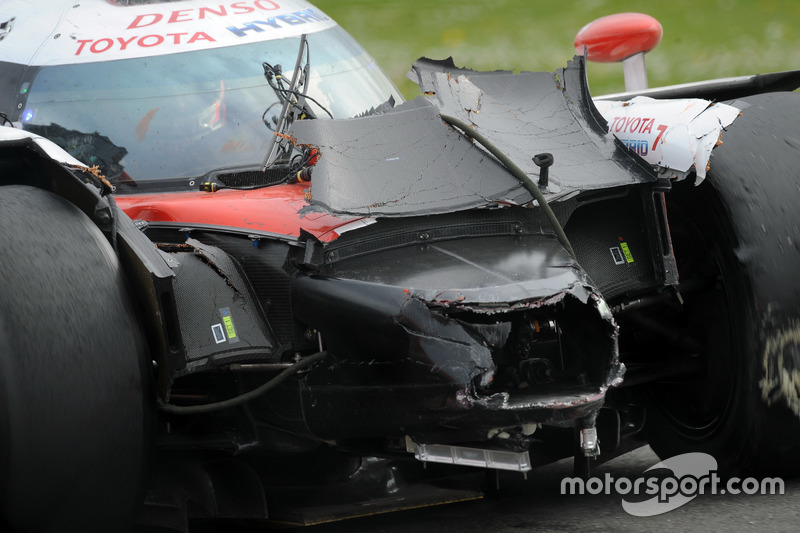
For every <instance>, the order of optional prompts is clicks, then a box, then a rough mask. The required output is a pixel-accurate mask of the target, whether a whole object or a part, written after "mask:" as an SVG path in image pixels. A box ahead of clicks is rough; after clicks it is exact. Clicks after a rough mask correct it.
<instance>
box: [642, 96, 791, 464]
mask: <svg viewBox="0 0 800 533" xmlns="http://www.w3.org/2000/svg"><path fill="white" fill-rule="evenodd" d="M734 105H736V106H737V107H739V108H740V109H742V116H740V117H739V118H737V119H736V120H735V121H734V123H733V124H732V125H731V127H730V128H729V131H728V132H726V133H724V134H723V136H722V141H723V143H724V144H723V145H722V146H720V147H718V148H717V149H716V150H715V151H714V153H713V156H712V160H711V171H710V173H709V175H708V176H707V178H706V180H705V182H703V183H702V184H701V185H699V186H697V187H695V186H694V185H693V184H690V183H680V184H677V186H676V187H675V189H674V190H673V191H672V192H671V193H669V195H668V197H669V200H668V201H669V204H668V205H669V218H670V226H671V228H672V231H673V242H674V245H675V253H676V256H677V259H678V267H679V271H680V274H681V280H682V281H684V280H687V279H690V278H694V279H698V278H703V277H705V278H706V279H709V278H711V279H715V280H716V282H715V283H714V286H713V287H712V288H710V289H707V290H704V291H701V292H700V293H697V294H693V295H688V296H687V297H686V303H685V306H684V309H685V313H684V315H683V316H682V317H681V320H682V322H683V324H682V325H683V326H685V327H686V328H687V331H688V332H690V333H691V335H692V336H693V337H694V338H695V339H697V340H699V341H700V343H701V344H703V345H704V346H705V353H704V354H703V355H702V357H704V363H705V368H706V374H705V377H704V378H703V379H696V380H673V381H671V382H661V383H653V384H651V385H650V386H649V387H648V390H647V397H648V399H649V408H648V412H647V416H648V419H647V425H646V428H647V436H648V439H649V441H650V445H651V447H652V448H653V449H654V450H655V451H656V453H657V454H658V455H659V456H660V457H662V458H667V457H671V456H674V455H677V454H680V453H686V452H705V453H709V454H711V455H713V456H714V457H715V458H716V459H717V462H718V464H719V469H720V471H721V472H722V473H724V474H727V475H741V474H745V473H750V474H752V473H760V474H778V475H782V476H788V475H796V474H798V473H800V396H799V395H798V393H800V379H798V378H800V374H798V372H800V210H799V209H798V206H800V170H798V163H800V126H798V125H800V94H796V93H773V94H765V95H758V96H753V97H748V98H744V99H742V100H739V101H737V102H734Z"/></svg>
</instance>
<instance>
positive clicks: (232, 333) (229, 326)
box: [222, 261, 630, 339]
mask: <svg viewBox="0 0 800 533" xmlns="http://www.w3.org/2000/svg"><path fill="white" fill-rule="evenodd" d="M629 262H630V261H629ZM222 322H224V323H225V331H226V332H227V333H228V338H229V339H235V338H236V330H235V329H233V320H231V317H229V316H225V317H222Z"/></svg>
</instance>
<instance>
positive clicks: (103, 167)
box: [20, 27, 402, 193]
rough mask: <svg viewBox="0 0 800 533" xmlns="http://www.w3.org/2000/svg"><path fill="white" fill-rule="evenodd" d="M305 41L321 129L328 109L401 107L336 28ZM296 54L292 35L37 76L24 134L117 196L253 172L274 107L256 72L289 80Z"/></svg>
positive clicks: (274, 98) (341, 112) (351, 111)
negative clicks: (57, 149) (71, 160)
mask: <svg viewBox="0 0 800 533" xmlns="http://www.w3.org/2000/svg"><path fill="white" fill-rule="evenodd" d="M308 41H309V50H310V55H309V59H310V65H311V71H310V80H309V83H308V95H309V97H311V98H313V101H311V102H310V103H309V106H310V109H311V111H312V112H313V113H314V114H315V115H316V116H317V117H318V119H320V120H329V116H328V114H327V113H326V112H325V111H326V110H327V111H328V112H329V113H330V115H332V116H333V117H334V118H349V117H353V116H357V115H360V114H363V113H364V112H366V111H368V110H370V109H371V108H373V107H378V106H380V105H381V104H383V103H384V102H386V101H387V100H389V99H390V98H393V99H394V100H395V101H398V102H401V101H402V97H401V96H400V94H399V93H398V91H397V89H396V88H395V87H394V85H393V84H392V83H391V81H389V79H388V78H387V77H386V75H385V74H384V73H383V72H382V71H381V70H380V68H379V67H378V66H377V65H376V63H375V62H374V60H373V59H372V58H371V57H370V56H369V55H368V54H367V53H366V52H365V51H364V50H363V49H362V48H361V47H360V46H359V45H358V44H357V43H356V42H355V41H354V40H353V39H352V38H351V37H350V36H349V35H348V34H347V33H346V32H345V31H343V30H342V29H341V28H339V27H333V28H330V29H327V30H324V31H322V32H319V33H313V34H310V35H309V36H308ZM299 45H300V38H299V37H292V38H286V39H280V40H272V41H262V42H258V43H253V44H245V45H238V46H229V47H223V48H212V49H207V50H201V51H195V52H187V53H181V54H170V55H160V56H155V57H145V58H137V59H126V60H117V61H106V62H97V63H84V64H71V65H58V66H52V67H44V68H41V69H40V70H39V71H38V73H37V75H36V77H35V79H34V80H33V82H32V83H31V84H30V87H28V88H27V91H28V95H27V101H26V104H25V108H24V110H23V111H22V114H21V116H20V120H21V122H22V124H23V128H24V129H26V130H30V131H33V132H35V133H37V134H40V135H43V136H45V137H47V138H49V139H51V140H52V141H54V142H56V143H57V144H59V145H61V146H62V147H63V148H64V149H65V150H67V151H68V152H70V153H71V154H72V155H73V156H75V157H76V158H77V159H79V160H81V161H83V162H84V163H86V164H88V165H98V166H99V167H100V171H101V172H102V173H103V174H105V175H106V176H107V177H108V178H109V179H110V180H111V181H112V183H115V184H116V185H118V186H119V187H118V191H117V192H119V193H125V192H143V188H144V189H146V188H147V184H148V182H152V183H160V184H162V185H163V184H164V182H165V181H166V182H168V183H172V184H174V186H175V188H177V189H181V188H182V189H188V188H194V180H195V179H196V178H198V177H200V176H204V175H206V174H208V173H209V172H212V171H219V170H225V169H237V168H247V167H257V166H259V165H261V164H262V162H263V161H264V159H265V154H266V150H267V149H268V147H269V144H270V141H271V139H272V137H274V135H275V132H274V129H275V128H276V125H277V122H278V116H279V115H280V112H281V107H282V104H281V102H280V100H279V97H278V95H277V94H276V93H275V91H274V90H273V89H271V88H270V86H269V85H268V84H267V81H266V79H265V76H264V68H263V66H262V65H263V63H265V62H266V63H269V64H270V65H272V66H275V65H281V67H282V71H283V76H285V77H286V78H287V79H291V76H292V74H293V68H294V64H295V62H296V59H297V55H298V49H299ZM322 108H324V109H322ZM120 185H121V186H120ZM126 185H127V187H126ZM133 185H136V186H137V187H136V188H135V189H134V188H132V187H133Z"/></svg>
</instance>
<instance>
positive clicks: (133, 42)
mask: <svg viewBox="0 0 800 533" xmlns="http://www.w3.org/2000/svg"><path fill="white" fill-rule="evenodd" d="M335 25H336V23H335V22H334V21H333V20H332V19H331V18H330V17H328V16H327V15H325V13H324V12H322V11H321V10H319V9H318V8H316V7H314V6H312V5H311V4H309V3H308V2H305V1H304V0H279V1H278V0H238V1H237V0H177V1H176V0H173V1H162V2H153V3H146V2H144V1H143V0H3V1H2V2H1V3H0V61H7V62H11V63H19V64H23V65H37V66H48V65H60V64H69V63H84V62H93V61H109V60H116V59H130V58H136V57H147V56H153V55H162V54H170V53H178V52H186V51H193V50H202V49H207V48H216V47H223V46H232V45H237V44H243V43H248V42H258V41H267V40H273V39H282V38H285V37H292V36H297V35H300V34H303V33H314V32H317V31H321V30H324V29H327V28H329V27H332V26H335Z"/></svg>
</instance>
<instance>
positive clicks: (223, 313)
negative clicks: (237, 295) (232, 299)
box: [219, 307, 239, 342]
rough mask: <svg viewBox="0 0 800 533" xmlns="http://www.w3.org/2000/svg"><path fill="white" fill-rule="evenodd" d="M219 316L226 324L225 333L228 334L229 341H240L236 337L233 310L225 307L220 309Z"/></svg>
mask: <svg viewBox="0 0 800 533" xmlns="http://www.w3.org/2000/svg"><path fill="white" fill-rule="evenodd" d="M219 316H220V317H221V318H222V323H223V324H224V325H225V333H227V334H228V342H239V339H238V338H237V337H236V328H234V327H233V317H231V310H230V309H229V308H227V307H223V308H222V309H220V310H219Z"/></svg>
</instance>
